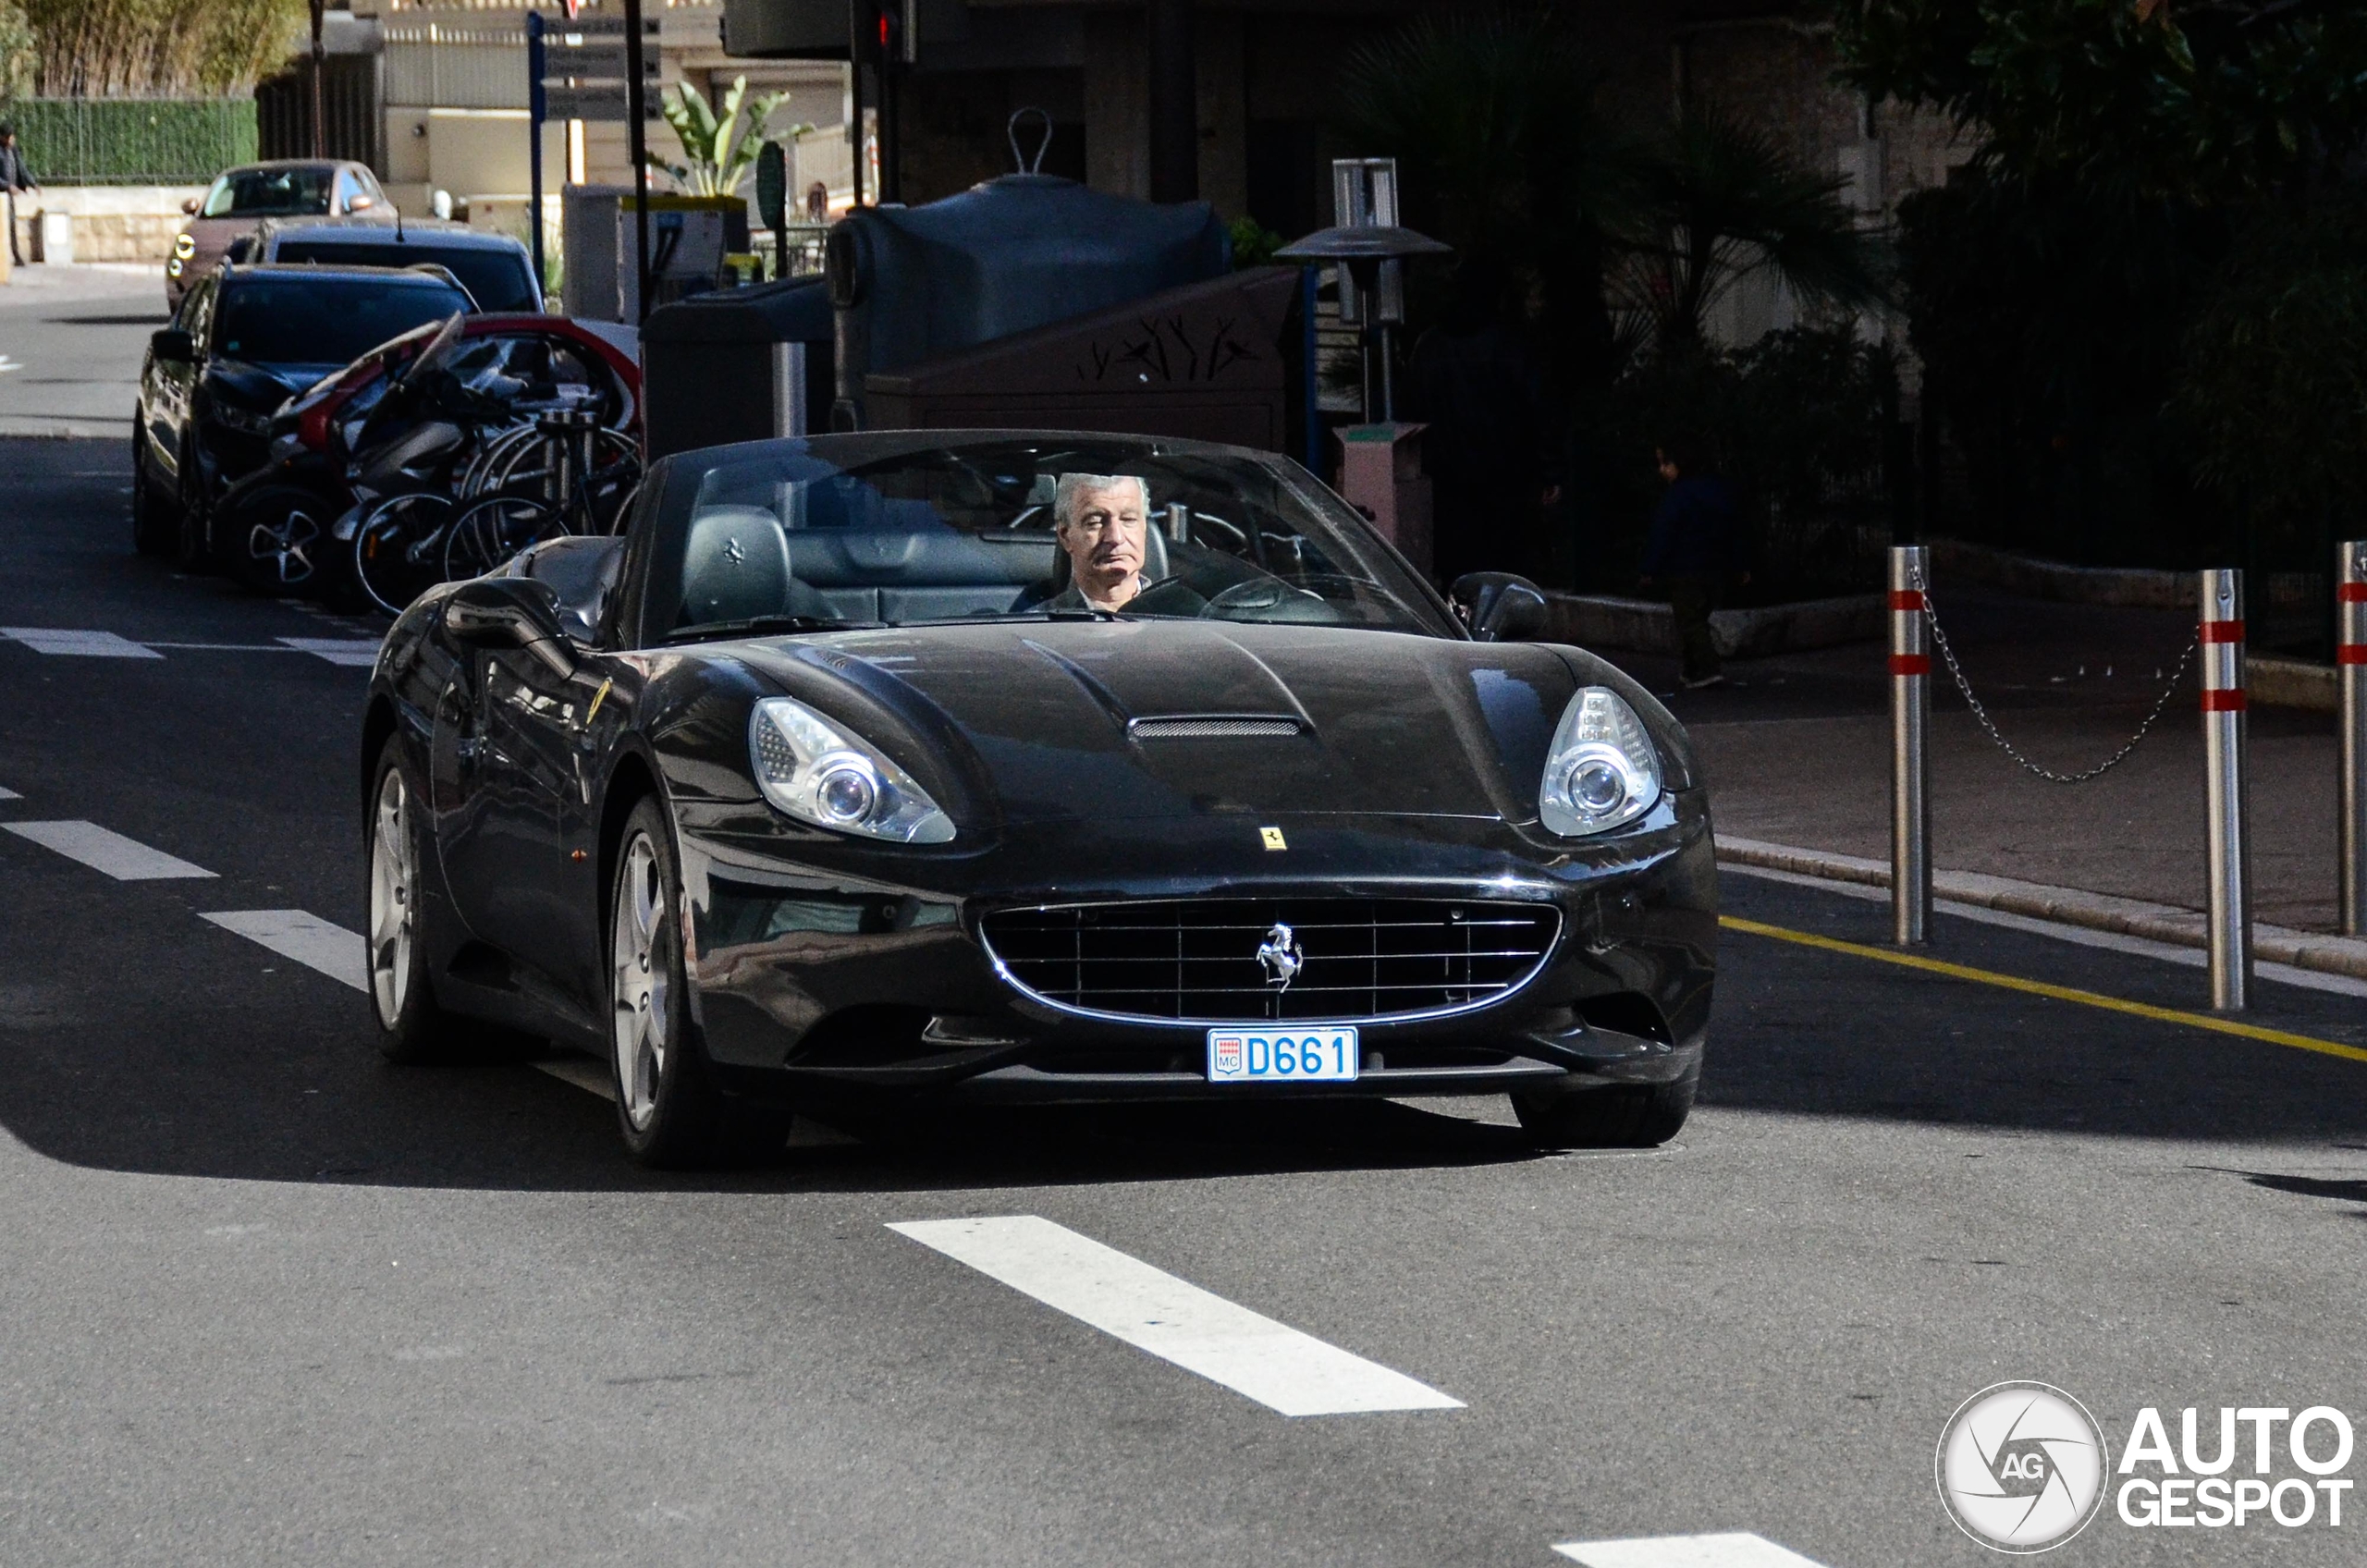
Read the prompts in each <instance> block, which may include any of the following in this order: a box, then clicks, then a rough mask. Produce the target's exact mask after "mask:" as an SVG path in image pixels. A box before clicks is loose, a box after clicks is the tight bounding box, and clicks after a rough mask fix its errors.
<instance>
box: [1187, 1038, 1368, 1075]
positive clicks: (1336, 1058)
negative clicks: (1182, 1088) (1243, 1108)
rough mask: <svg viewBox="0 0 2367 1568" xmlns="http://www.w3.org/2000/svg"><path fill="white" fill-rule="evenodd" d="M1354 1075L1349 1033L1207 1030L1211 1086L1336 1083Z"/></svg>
mask: <svg viewBox="0 0 2367 1568" xmlns="http://www.w3.org/2000/svg"><path fill="white" fill-rule="evenodd" d="M1355 1075H1356V1032H1355V1030H1354V1029H1323V1028H1316V1029H1275V1030H1264V1029H1211V1030H1209V1031H1208V1082H1209V1083H1211V1084H1324V1083H1331V1084H1337V1083H1342V1082H1344V1081H1346V1080H1348V1079H1352V1078H1354V1077H1355Z"/></svg>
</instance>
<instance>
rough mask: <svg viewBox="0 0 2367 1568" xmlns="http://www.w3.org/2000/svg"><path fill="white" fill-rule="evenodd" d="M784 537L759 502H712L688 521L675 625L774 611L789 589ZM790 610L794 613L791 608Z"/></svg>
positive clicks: (780, 608)
mask: <svg viewBox="0 0 2367 1568" xmlns="http://www.w3.org/2000/svg"><path fill="white" fill-rule="evenodd" d="M791 581H792V579H791V575H790V570H789V540H788V538H787V537H786V536H785V535H784V534H783V533H781V527H780V521H779V519H777V518H775V517H774V516H773V514H772V513H771V512H769V511H767V510H765V509H764V508H761V507H713V508H708V509H707V510H705V511H703V512H700V513H699V514H698V515H697V516H696V517H693V519H692V520H691V535H690V539H689V540H688V542H687V543H686V544H685V545H684V547H683V550H682V611H681V617H680V618H679V619H677V620H676V621H675V624H676V625H677V626H697V625H701V624H704V623H705V622H707V621H712V620H746V619H750V618H752V617H754V616H762V615H779V614H781V613H783V611H784V609H785V608H786V606H788V605H789V603H790V600H791V595H792V593H793V590H792V588H791ZM792 613H793V612H792Z"/></svg>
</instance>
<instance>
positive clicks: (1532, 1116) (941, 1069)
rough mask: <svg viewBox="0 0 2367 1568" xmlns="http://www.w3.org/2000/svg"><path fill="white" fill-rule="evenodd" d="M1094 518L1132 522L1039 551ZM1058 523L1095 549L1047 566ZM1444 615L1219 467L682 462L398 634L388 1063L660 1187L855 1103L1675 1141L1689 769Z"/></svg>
mask: <svg viewBox="0 0 2367 1568" xmlns="http://www.w3.org/2000/svg"><path fill="white" fill-rule="evenodd" d="M1094 476H1099V477H1094ZM1096 486H1098V487H1099V488H1098V490H1097V489H1096V488H1095V487H1096ZM1097 495H1098V496H1101V497H1102V499H1103V500H1104V501H1109V497H1110V496H1116V497H1118V498H1119V499H1118V501H1115V502H1110V503H1109V504H1110V508H1113V509H1114V511H1115V512H1123V513H1126V514H1127V515H1126V516H1124V517H1122V518H1115V519H1114V520H1113V518H1110V517H1101V516H1098V515H1097V516H1094V517H1091V518H1086V517H1083V516H1081V515H1072V514H1073V513H1077V511H1078V508H1080V507H1081V506H1083V505H1085V504H1087V503H1089V502H1091V501H1092V498H1093V497H1094V496H1097ZM1080 497H1082V498H1083V499H1082V500H1080V499H1079V498H1080ZM1093 529H1098V530H1099V531H1100V532H1098V533H1092V535H1091V539H1092V540H1094V541H1112V540H1114V541H1118V543H1117V544H1105V545H1092V547H1094V548H1099V549H1101V550H1102V554H1101V555H1098V556H1092V557H1087V556H1084V555H1079V554H1077V553H1076V552H1077V549H1078V545H1077V540H1078V539H1079V538H1080V537H1082V536H1083V535H1082V534H1081V533H1080V530H1087V531H1090V530H1093ZM1088 543H1089V544H1090V543H1091V541H1088ZM1130 552H1131V553H1130ZM1110 560H1116V561H1118V562H1119V563H1120V565H1121V568H1122V570H1123V571H1124V572H1131V573H1132V579H1131V584H1130V586H1131V590H1132V591H1131V593H1130V594H1126V595H1125V596H1124V597H1123V601H1122V602H1115V603H1113V601H1115V600H1117V599H1118V598H1119V597H1120V594H1118V593H1117V592H1116V591H1104V590H1103V589H1102V588H1101V587H1100V585H1099V584H1100V575H1099V574H1100V573H1101V572H1102V569H1103V567H1104V566H1105V565H1106V564H1107V563H1108V561H1110ZM1080 573H1089V574H1092V582H1091V583H1090V584H1088V583H1087V582H1083V581H1080V580H1079V574H1080ZM1087 586H1092V587H1093V588H1094V592H1091V593H1087V592H1084V591H1082V590H1083V589H1085V588H1086V587H1087ZM1457 594H1458V596H1459V598H1467V599H1468V600H1469V601H1471V602H1470V603H1468V604H1462V605H1458V604H1453V603H1450V602H1448V601H1446V600H1443V599H1441V597H1439V595H1438V594H1435V593H1434V592H1433V591H1432V590H1431V589H1430V588H1429V585H1428V584H1427V583H1425V582H1423V581H1422V580H1421V578H1420V577H1419V576H1418V575H1417V574H1416V573H1415V572H1414V571H1413V570H1410V569H1409V568H1408V567H1407V566H1406V564H1405V563H1404V560H1403V559H1402V558H1401V557H1398V556H1397V555H1396V554H1395V553H1394V552H1393V551H1392V550H1391V549H1390V547H1389V546H1388V545H1386V544H1385V543H1383V542H1382V541H1381V540H1380V538H1379V537H1378V536H1377V535H1376V534H1375V533H1373V531H1372V530H1371V528H1370V527H1369V526H1368V525H1367V523H1366V522H1365V521H1364V520H1363V519H1362V518H1361V517H1359V516H1358V515H1357V514H1356V513H1355V511H1354V510H1352V509H1351V508H1348V507H1347V506H1346V505H1344V504H1343V502H1342V501H1341V500H1340V499H1339V498H1338V497H1337V496H1333V495H1332V494H1331V492H1330V491H1328V490H1326V489H1324V488H1323V487H1322V486H1321V485H1320V484H1317V483H1315V482H1314V481H1313V480H1311V479H1309V478H1308V476H1307V475H1306V472H1304V471H1303V470H1301V469H1299V468H1297V467H1296V466H1294V464H1291V463H1289V462H1287V461H1284V460H1282V459H1277V458H1274V457H1271V456H1268V455H1264V454H1260V453H1255V452H1248V451H1241V450H1236V449H1233V448H1229V447H1210V446H1203V445H1197V444H1194V443H1189V442H1183V441H1171V440H1163V439H1152V438H1147V437H1134V436H1112V435H1064V434H1048V433H1040V432H993V431H982V432H975V433H971V432H947V431H889V432H879V433H875V434H864V435H831V436H816V437H813V438H811V439H806V440H785V441H770V442H758V443H751V444H748V445H743V446H734V447H713V448H709V449H706V450H703V451H696V452H689V453H683V454H679V455H677V456H675V457H672V458H669V459H666V460H664V461H662V462H659V463H657V464H656V465H654V466H653V467H652V468H651V470H650V472H649V475H648V479H647V482H646V483H645V484H644V486H643V488H642V491H641V495H640V496H639V498H638V500H637V501H636V502H635V504H634V507H633V509H632V512H631V513H630V515H629V517H628V519H627V521H626V522H625V524H624V526H623V530H622V533H621V534H620V535H619V536H618V537H611V538H566V539H559V540H556V541H553V542H550V543H548V544H545V545H539V546H537V547H535V548H534V549H533V550H530V551H529V552H527V553H526V554H525V555H523V556H521V557H519V558H518V559H516V560H515V561H513V562H512V563H511V564H510V565H509V566H508V567H507V568H505V569H504V570H502V571H501V572H499V573H497V574H495V575H493V576H489V577H483V578H478V579H475V580H473V581H471V582H459V583H454V584H450V585H448V586H446V587H444V588H441V589H438V590H436V591H434V592H432V593H430V594H427V595H426V596H425V597H423V599H421V600H420V601H419V602H418V603H417V604H416V605H414V606H411V609H410V610H409V612H408V613H406V614H405V615H404V616H403V617H402V618H401V619H400V620H399V621H398V622H397V623H396V625H395V627H394V629H393V631H391V632H390V633H389V634H388V636H387V638H386V644H385V647H384V649H383V651H382V652H381V653H380V655H379V658H378V663H377V668H376V669H375V671H374V674H373V677H372V682H371V693H370V700H369V705H368V715H367V718H366V721H365V724H364V729H363V734H362V768H363V772H362V790H363V795H362V802H363V807H364V814H365V841H366V846H367V852H368V859H369V867H370V871H369V904H370V911H369V924H370V930H369V943H370V949H369V950H370V978H371V986H372V991H373V1000H374V1006H375V1009H376V1013H377V1018H378V1022H379V1023H380V1025H381V1026H382V1028H383V1029H384V1031H385V1045H386V1051H387V1053H388V1054H389V1055H390V1056H393V1057H395V1058H397V1059H399V1060H414V1059H427V1058H431V1057H448V1056H449V1055H451V1054H453V1053H454V1052H455V1051H458V1050H461V1049H464V1048H466V1047H465V1044H464V1042H466V1041H467V1040H469V1039H471V1038H474V1037H476V1036H477V1035H478V1034H479V1032H480V1030H481V1027H482V1026H483V1025H485V1024H492V1025H497V1026H506V1027H507V1028H508V1029H509V1030H522V1031H526V1032H529V1033H531V1034H533V1035H540V1036H544V1037H547V1038H550V1039H552V1040H554V1041H555V1042H557V1043H558V1045H559V1046H561V1047H567V1048H575V1049H583V1050H589V1051H595V1052H597V1053H598V1054H599V1055H600V1056H601V1057H603V1058H605V1059H606V1060H607V1062H608V1064H609V1071H610V1072H611V1073H612V1074H613V1078H614V1083H615V1088H616V1097H617V1102H618V1115H619V1127H620V1130H621V1132H622V1133H623V1137H624V1141H625V1144H626V1145H627V1147H628V1149H629V1150H630V1151H631V1152H632V1155H633V1156H634V1157H635V1158H639V1159H642V1160H644V1161H645V1162H648V1163H652V1164H672V1163H683V1162H697V1161H709V1160H713V1159H716V1158H720V1157H723V1156H725V1155H728V1154H729V1153H730V1152H731V1151H735V1150H736V1151H743V1152H744V1151H749V1150H752V1149H754V1148H755V1147H757V1146H758V1145H762V1144H764V1143H766V1142H767V1141H769V1142H770V1143H771V1145H772V1146H774V1147H778V1146H779V1137H780V1134H781V1133H782V1131H783V1129H784V1127H785V1123H786V1120H787V1117H788V1116H789V1114H790V1113H791V1110H792V1109H793V1108H796V1107H799V1106H807V1107H812V1106H816V1105H819V1104H823V1103H827V1102H829V1101H832V1100H839V1101H843V1100H846V1099H850V1098H853V1097H857V1096H871V1097H873V1098H875V1099H876V1098H877V1096H886V1095H901V1096H926V1097H928V1098H931V1099H933V1100H937V1101H939V1102H958V1101H984V1100H1001V1101H1110V1100H1122V1099H1136V1098H1194V1099H1205V1100H1209V1101H1218V1102H1221V1101H1225V1100H1229V1099H1230V1100H1252V1099H1259V1098H1264V1097H1268V1096H1324V1095H1388V1096H1405V1095H1429V1094H1458V1095H1463V1094H1473V1093H1482V1092H1485V1093H1504V1094H1509V1095H1510V1096H1511V1097H1512V1101H1513V1104H1514V1106H1515V1108H1516V1109H1517V1110H1518V1113H1519V1117H1520V1120H1521V1121H1522V1123H1523V1125H1524V1126H1526V1127H1527V1129H1529V1130H1530V1132H1531V1133H1533V1134H1534V1135H1535V1137H1536V1138H1537V1139H1538V1140H1539V1142H1542V1143H1547V1144H1551V1145H1564V1146H1568V1145H1649V1144H1655V1143H1659V1142H1662V1141H1663V1140H1665V1139H1666V1138H1668V1137H1669V1136H1670V1135H1671V1134H1672V1133H1674V1132H1675V1131H1676V1129H1677V1128H1678V1127H1679V1126H1680V1125H1681V1124H1682V1123H1683V1121H1684V1120H1685V1117H1686V1111H1687V1110H1688V1109H1689V1108H1690V1106H1691V1104H1692V1100H1693V1094H1694V1085H1695V1084H1696V1082H1697V1081H1698V1079H1699V1073H1700V1065H1701V1051H1702V1037H1703V1034H1704V1030H1705V1027H1706V1023H1707V1021H1708V1018H1709V1013H1710V996H1711V977H1712V969H1713V961H1714V946H1715V937H1716V888H1715V879H1714V872H1713V864H1712V858H1711V841H1710V820H1709V812H1708V808H1707V803H1706V800H1705V792H1704V790H1703V788H1702V785H1701V781H1700V778H1699V774H1698V772H1697V770H1696V766H1695V764H1694V761H1693V757H1692V754H1691V751H1690V749H1689V747H1688V745H1687V743H1686V738H1685V736H1684V734H1683V732H1682V731H1681V730H1680V729H1678V727H1677V725H1676V724H1675V722H1674V720H1673V719H1672V718H1671V717H1669V715H1668V714H1667V712H1666V711H1665V710H1663V709H1662V707H1661V706H1660V704H1657V703H1655V702H1654V701H1653V700H1652V699H1651V697H1650V695H1649V694H1648V693H1646V692H1644V691H1643V690H1641V689H1640V688H1639V687H1637V685H1636V683H1635V682H1634V681H1632V680H1628V679H1627V678H1626V677H1625V676H1623V675H1622V674H1620V673H1619V672H1618V671H1617V670H1615V669H1613V668H1611V667H1610V666H1608V665H1606V664H1604V663H1603V662H1601V661H1600V660H1599V659H1596V658H1594V657H1592V656H1590V655H1588V654H1586V653H1583V652H1581V651H1579V650H1578V649H1576V648H1570V647H1561V646H1552V645H1547V644H1544V643H1532V642H1524V641H1521V640H1520V638H1522V637H1523V636H1526V635H1529V634H1533V633H1535V632H1536V631H1539V630H1540V629H1541V626H1540V623H1541V619H1542V615H1541V611H1542V607H1543V606H1542V603H1541V601H1540V600H1539V598H1538V596H1537V595H1536V594H1535V592H1534V591H1533V590H1531V589H1529V588H1528V587H1527V585H1526V584H1524V583H1521V582H1519V581H1518V580H1517V579H1504V578H1498V577H1488V578H1480V579H1466V582H1464V583H1462V584H1458V585H1457Z"/></svg>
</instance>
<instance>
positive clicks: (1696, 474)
mask: <svg viewBox="0 0 2367 1568" xmlns="http://www.w3.org/2000/svg"><path fill="white" fill-rule="evenodd" d="M1656 456H1657V458H1658V460H1659V464H1660V473H1661V478H1662V480H1663V481H1665V482H1666V483H1667V484H1668V493H1667V494H1666V495H1663V496H1662V497H1661V499H1660V505H1658V506H1657V507H1655V508H1652V528H1651V533H1650V534H1649V535H1647V536H1646V538H1645V540H1644V562H1643V576H1642V582H1643V586H1644V587H1646V588H1648V589H1654V588H1656V589H1658V590H1660V591H1661V592H1662V593H1665V594H1667V595H1668V603H1669V608H1670V609H1672V610H1673V611H1674V612H1675V615H1676V642H1677V652H1678V656H1679V657H1680V659H1681V660H1682V661H1683V664H1682V668H1681V672H1680V680H1681V681H1682V683H1683V684H1684V686H1685V688H1686V690H1687V691H1699V689H1700V688H1702V687H1704V686H1716V685H1719V684H1721V683H1723V681H1724V680H1725V679H1726V677H1725V674H1724V672H1723V670H1722V669H1720V668H1719V667H1718V647H1717V644H1716V643H1714V642H1712V641H1711V636H1710V612H1711V611H1712V610H1714V609H1716V608H1717V607H1718V605H1719V602H1720V600H1722V599H1723V597H1724V596H1725V588H1726V584H1727V582H1728V581H1729V580H1738V581H1740V582H1749V581H1750V573H1749V572H1748V570H1744V566H1745V561H1744V557H1743V552H1742V549H1741V543H1742V542H1741V539H1740V538H1739V536H1738V520H1737V519H1736V517H1735V495H1734V490H1733V489H1732V487H1730V486H1729V485H1728V484H1726V482H1725V481H1724V480H1723V479H1720V478H1717V477H1716V476H1715V475H1713V474H1711V472H1709V471H1708V469H1707V467H1706V465H1704V464H1703V462H1702V460H1701V457H1700V454H1699V450H1698V449H1697V447H1696V446H1695V444H1694V443H1693V442H1692V441H1691V440H1690V439H1688V438H1679V437H1672V438H1670V439H1668V440H1666V441H1663V442H1662V445H1661V447H1660V449H1659V451H1658V453H1657V454H1656Z"/></svg>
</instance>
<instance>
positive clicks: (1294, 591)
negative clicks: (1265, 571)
mask: <svg viewBox="0 0 2367 1568" xmlns="http://www.w3.org/2000/svg"><path fill="white" fill-rule="evenodd" d="M1200 619H1202V620H1281V621H1329V620H1334V619H1338V618H1337V616H1336V615H1335V614H1334V612H1333V611H1332V608H1331V606H1330V605H1329V604H1327V603H1325V602H1324V598H1323V595H1322V594H1312V593H1309V592H1308V591H1307V590H1306V589H1304V588H1294V587H1293V586H1292V585H1291V584H1289V583H1287V582H1283V581H1282V579H1281V578H1279V577H1263V578H1258V579H1256V580H1254V581H1252V582H1236V583H1234V584H1233V586H1232V587H1230V588H1228V589H1226V590H1225V591H1224V592H1223V593H1221V594H1218V595H1217V596H1216V597H1215V598H1213V599H1210V600H1209V601H1208V608H1206V609H1204V610H1202V611H1201V612H1200Z"/></svg>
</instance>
